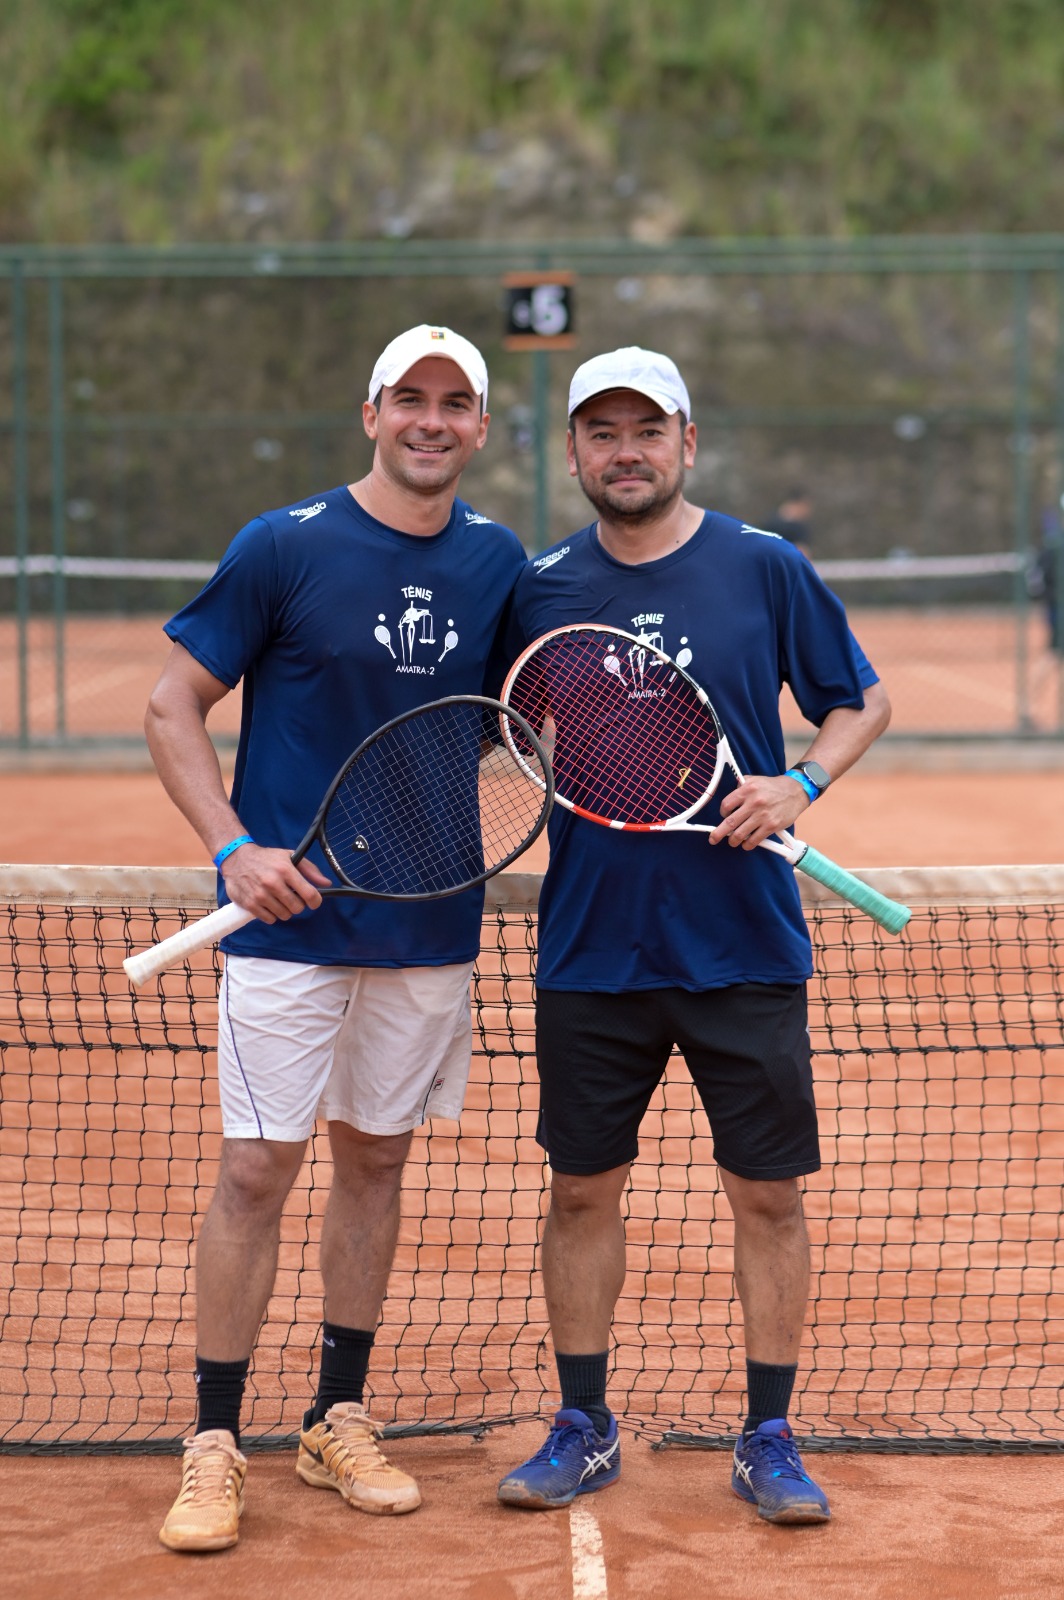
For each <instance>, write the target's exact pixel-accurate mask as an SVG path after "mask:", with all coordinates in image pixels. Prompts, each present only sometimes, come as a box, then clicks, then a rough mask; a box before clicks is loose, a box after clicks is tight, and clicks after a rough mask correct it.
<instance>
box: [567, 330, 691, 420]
mask: <svg viewBox="0 0 1064 1600" xmlns="http://www.w3.org/2000/svg"><path fill="white" fill-rule="evenodd" d="M611 389H634V390H635V392H636V394H645V395H646V397H647V399H648V400H653V402H654V404H655V405H658V406H660V407H661V409H662V411H664V412H665V415H666V416H668V417H671V416H674V415H675V413H676V412H677V411H682V412H683V414H684V416H685V417H687V419H688V420H690V417H691V396H690V395H689V394H688V393H687V385H686V384H685V383H684V381H683V379H682V378H681V377H680V371H679V368H678V367H677V365H676V363H675V361H670V360H669V358H668V356H662V355H658V354H657V352H656V351H654V350H641V349H640V347H639V345H637V344H630V345H626V346H625V347H624V349H623V350H610V351H607V353H606V354H605V355H603V356H592V357H591V360H590V361H585V362H584V364H583V366H581V367H577V369H576V371H575V372H574V373H573V381H572V383H571V384H570V385H569V415H570V416H572V414H573V412H574V411H579V409H580V407H581V406H582V405H584V403H585V402H586V401H588V400H591V399H593V398H594V397H595V395H597V394H606V393H607V392H608V391H609V390H611Z"/></svg>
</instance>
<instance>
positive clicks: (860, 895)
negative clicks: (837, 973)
mask: <svg viewBox="0 0 1064 1600" xmlns="http://www.w3.org/2000/svg"><path fill="white" fill-rule="evenodd" d="M795 866H796V867H798V868H799V870H800V871H802V872H804V873H806V875H807V876H808V877H810V878H815V879H816V881H817V883H822V884H823V885H824V887H825V888H826V889H831V890H832V891H833V892H834V893H835V894H837V895H838V896H839V898H840V899H842V900H848V901H849V902H850V904H851V905H852V906H856V907H857V909H858V910H859V911H864V912H866V913H867V914H868V916H870V917H871V918H872V920H873V921H874V922H878V923H879V926H880V927H881V928H886V930H887V932H888V933H900V932H901V930H902V929H903V928H904V926H905V924H906V923H907V922H908V920H909V918H910V917H911V916H912V912H911V911H910V910H909V907H908V906H903V905H902V904H901V902H900V901H898V900H888V899H887V896H886V895H885V894H880V893H879V890H878V889H873V888H870V887H869V885H868V884H867V883H862V882H861V880H860V878H855V877H854V875H853V873H852V872H847V871H846V868H845V867H840V866H838V865H837V864H836V863H835V862H834V861H829V859H828V857H827V856H822V855H821V854H820V851H819V850H814V849H813V847H812V845H806V847H805V850H804V851H803V852H802V857H801V860H799V861H796V862H795Z"/></svg>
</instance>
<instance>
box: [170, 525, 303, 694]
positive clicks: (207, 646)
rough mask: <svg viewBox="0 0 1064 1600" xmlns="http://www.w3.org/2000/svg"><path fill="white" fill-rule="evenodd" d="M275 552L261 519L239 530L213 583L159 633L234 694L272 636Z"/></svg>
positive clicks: (267, 530) (275, 584)
mask: <svg viewBox="0 0 1064 1600" xmlns="http://www.w3.org/2000/svg"><path fill="white" fill-rule="evenodd" d="M276 594H277V552H276V546H275V542H274V537H273V533H272V532H271V530H270V527H269V524H268V523H267V522H265V521H264V520H263V519H262V518H261V517H257V518H256V519H255V521H254V522H249V523H248V524H247V526H246V527H244V528H241V530H240V532H239V533H238V534H237V536H236V538H235V539H234V540H233V542H232V544H231V545H230V546H229V548H228V550H227V551H226V552H225V555H224V556H223V557H222V559H221V561H220V562H219V564H218V570H217V572H216V573H215V574H214V576H213V578H211V579H210V581H209V582H208V583H207V584H206V585H205V587H204V588H202V589H201V590H200V592H199V594H198V595H197V596H196V597H195V599H194V600H190V601H189V603H188V605H187V606H184V607H183V608H182V609H181V610H180V611H179V612H178V613H177V614H176V616H174V617H171V619H170V621H169V622H168V623H166V624H165V626H164V630H163V631H164V632H165V633H166V635H167V637H168V638H170V639H172V640H173V641H174V643H175V644H180V645H183V646H184V648H185V649H186V650H187V651H188V652H189V654H190V655H192V656H195V658H196V660H197V661H198V662H199V663H200V665H201V666H203V667H206V669H207V671H208V672H210V673H212V674H213V675H214V677H216V678H218V679H219V680H220V681H221V682H222V683H224V684H227V685H228V687H229V688H230V689H235V687H236V685H237V684H238V683H239V682H240V680H241V678H242V677H243V676H244V674H245V673H246V671H247V670H248V668H249V667H250V666H251V665H252V663H253V662H254V661H256V660H257V659H258V657H259V656H260V655H261V654H262V652H263V650H264V649H265V647H266V645H267V644H268V643H269V640H270V638H271V636H272V633H273V629H274V619H275V615H276Z"/></svg>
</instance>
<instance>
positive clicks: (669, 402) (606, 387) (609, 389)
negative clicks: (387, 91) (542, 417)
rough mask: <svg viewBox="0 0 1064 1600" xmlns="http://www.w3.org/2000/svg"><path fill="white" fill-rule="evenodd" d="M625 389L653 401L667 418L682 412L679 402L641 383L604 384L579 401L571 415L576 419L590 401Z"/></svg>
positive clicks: (570, 412)
mask: <svg viewBox="0 0 1064 1600" xmlns="http://www.w3.org/2000/svg"><path fill="white" fill-rule="evenodd" d="M625 389H627V390H629V391H630V392H631V393H632V394H642V395H645V396H646V398H647V399H648V400H653V402H654V404H655V405H656V406H657V407H658V408H659V410H661V411H664V413H665V415H666V416H667V417H674V416H675V415H676V413H677V412H678V411H679V410H681V406H680V404H679V402H678V401H676V400H673V399H671V398H670V397H669V396H668V395H663V394H660V393H655V391H654V390H653V389H648V388H646V387H645V385H643V384H641V383H604V384H603V385H602V387H601V389H592V391H591V393H590V394H586V395H584V397H583V399H581V400H578V401H577V402H576V405H575V406H572V407H571V408H570V411H569V415H570V416H571V417H575V416H576V413H577V412H578V411H580V410H581V409H582V408H583V407H584V406H586V405H587V404H588V402H589V401H591V400H597V399H598V398H599V396H600V395H604V394H619V393H621V392H622V391H623V390H625Z"/></svg>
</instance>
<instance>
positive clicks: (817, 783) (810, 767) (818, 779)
mask: <svg viewBox="0 0 1064 1600" xmlns="http://www.w3.org/2000/svg"><path fill="white" fill-rule="evenodd" d="M794 771H795V772H800V773H802V774H803V776H804V777H806V778H808V779H809V782H810V783H811V784H812V785H813V788H814V789H815V790H816V792H817V794H818V795H820V794H823V793H824V790H825V789H826V788H827V786H828V784H829V783H830V782H831V774H830V773H829V772H825V771H824V768H823V767H822V766H821V765H820V762H819V761H796V762H795V763H794Z"/></svg>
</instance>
